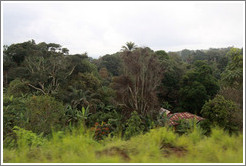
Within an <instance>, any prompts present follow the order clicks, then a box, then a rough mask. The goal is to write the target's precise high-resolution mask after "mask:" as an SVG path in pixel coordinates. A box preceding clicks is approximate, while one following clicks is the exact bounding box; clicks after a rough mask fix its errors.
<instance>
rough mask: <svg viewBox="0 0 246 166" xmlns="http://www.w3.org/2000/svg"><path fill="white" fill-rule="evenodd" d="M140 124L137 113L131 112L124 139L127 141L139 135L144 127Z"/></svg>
mask: <svg viewBox="0 0 246 166" xmlns="http://www.w3.org/2000/svg"><path fill="white" fill-rule="evenodd" d="M141 123H142V121H141V119H140V117H139V115H138V113H137V112H136V111H134V112H132V114H131V117H130V118H129V119H128V120H127V124H126V125H127V128H126V131H125V135H124V136H125V138H126V139H129V138H130V137H132V136H135V135H138V134H141V133H142V132H143V130H144V126H143V125H141Z"/></svg>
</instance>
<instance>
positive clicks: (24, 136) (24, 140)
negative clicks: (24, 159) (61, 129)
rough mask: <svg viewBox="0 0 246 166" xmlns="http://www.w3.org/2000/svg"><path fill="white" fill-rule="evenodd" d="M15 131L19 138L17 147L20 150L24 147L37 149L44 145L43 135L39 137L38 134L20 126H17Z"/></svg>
mask: <svg viewBox="0 0 246 166" xmlns="http://www.w3.org/2000/svg"><path fill="white" fill-rule="evenodd" d="M13 130H14V133H15V134H16V136H17V145H18V147H19V148H21V147H24V146H30V147H31V146H32V147H36V146H40V145H42V144H43V143H44V139H43V138H42V134H40V135H37V134H36V133H33V132H32V131H28V130H25V129H23V128H20V127H18V126H15V127H14V128H13Z"/></svg>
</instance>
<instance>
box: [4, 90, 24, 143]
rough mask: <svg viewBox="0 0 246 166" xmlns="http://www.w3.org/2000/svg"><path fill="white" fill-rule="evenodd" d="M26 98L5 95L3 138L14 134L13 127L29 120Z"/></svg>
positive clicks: (22, 124)
mask: <svg viewBox="0 0 246 166" xmlns="http://www.w3.org/2000/svg"><path fill="white" fill-rule="evenodd" d="M25 103H26V98H21V97H14V96H12V95H11V96H8V95H6V94H4V95H3V139H5V138H6V137H8V136H10V137H12V136H13V130H12V129H13V127H14V126H20V127H24V126H25V124H26V122H27V116H26V112H27V110H26V104H25Z"/></svg>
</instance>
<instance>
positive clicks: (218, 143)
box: [3, 128, 243, 163]
mask: <svg viewBox="0 0 246 166" xmlns="http://www.w3.org/2000/svg"><path fill="white" fill-rule="evenodd" d="M24 139H25V138H20V139H19V141H18V142H21V144H20V145H19V146H18V148H15V149H10V148H4V149H3V162H4V163H124V162H132V163H242V162H243V136H242V134H239V135H232V136H229V135H228V134H227V133H225V132H224V131H223V130H221V129H219V128H214V129H213V130H212V134H211V136H210V137H206V136H204V135H202V134H201V132H200V130H199V129H195V130H194V131H193V132H191V133H190V134H187V135H182V136H179V135H177V134H175V133H174V132H173V131H171V130H168V129H166V128H158V129H152V130H151V131H150V132H149V133H146V134H144V135H138V136H135V137H132V138H131V139H130V140H128V141H124V140H121V139H119V138H117V137H114V138H106V139H104V140H103V141H101V142H97V141H95V140H94V139H93V135H92V134H91V133H90V132H89V131H84V130H82V129H80V130H78V129H77V130H75V129H74V130H73V132H72V133H70V132H67V133H66V134H61V133H59V132H56V133H54V134H53V137H52V138H50V139H44V141H43V143H42V145H40V146H38V147H37V146H32V147H30V146H27V145H25V144H23V142H24ZM20 140H21V141H20Z"/></svg>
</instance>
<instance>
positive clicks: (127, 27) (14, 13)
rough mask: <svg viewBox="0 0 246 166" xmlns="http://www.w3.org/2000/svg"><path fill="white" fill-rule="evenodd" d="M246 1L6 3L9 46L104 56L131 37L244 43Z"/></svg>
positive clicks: (155, 43)
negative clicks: (47, 46) (50, 46)
mask: <svg viewBox="0 0 246 166" xmlns="http://www.w3.org/2000/svg"><path fill="white" fill-rule="evenodd" d="M244 3H245V2H211V1H210V2H191V1H190V2H180V1H179V2H178V1H175V2H170V1H169V2H167V1H155V2H151V1H142V2H141V1H135V2H130V1H118V2H117V1H115V2H113V1H104V2H99V1H92V2H89V1H84V2H83V1H80V2H28V1H27V2H22V3H21V2H1V6H2V9H3V10H2V25H3V36H2V37H3V44H4V45H11V44H13V43H22V42H25V41H28V40H31V39H34V40H35V41H36V43H40V42H46V43H57V44H60V45H62V47H66V48H68V49H69V50H70V51H69V53H70V54H77V53H78V54H81V53H84V52H87V53H88V55H89V56H90V57H93V58H98V57H99V56H103V55H106V54H113V53H115V52H117V51H120V49H121V47H122V46H123V45H124V44H125V43H126V42H129V41H132V42H134V43H135V44H136V45H137V46H140V47H145V46H147V47H150V48H151V49H153V50H155V51H156V50H165V51H180V50H182V49H194V50H196V49H208V48H222V47H228V46H234V47H243V46H244V36H245V34H244V33H245V22H244V19H245V18H244V15H245V8H244Z"/></svg>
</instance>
